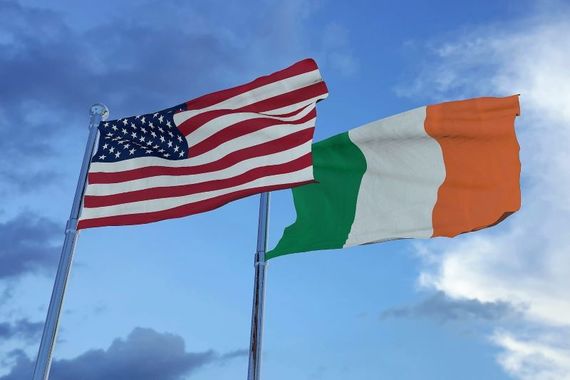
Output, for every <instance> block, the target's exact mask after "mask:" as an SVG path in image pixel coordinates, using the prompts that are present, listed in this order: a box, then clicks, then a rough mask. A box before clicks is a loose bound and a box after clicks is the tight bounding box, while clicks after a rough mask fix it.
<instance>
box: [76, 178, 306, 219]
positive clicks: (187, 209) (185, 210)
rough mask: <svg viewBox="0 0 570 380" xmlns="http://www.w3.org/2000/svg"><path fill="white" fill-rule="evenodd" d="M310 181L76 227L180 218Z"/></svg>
mask: <svg viewBox="0 0 570 380" xmlns="http://www.w3.org/2000/svg"><path fill="white" fill-rule="evenodd" d="M311 182H314V181H303V182H292V183H285V184H279V185H273V186H263V187H256V188H252V189H245V190H241V191H236V192H235V193H230V194H226V195H221V196H219V197H215V198H210V199H206V200H203V201H200V202H195V203H190V204H187V205H183V206H179V207H176V208H173V209H170V210H164V211H157V212H149V213H144V214H132V215H117V216H109V217H105V218H94V219H85V220H80V221H79V223H78V225H77V228H78V229H84V228H90V227H104V226H125V225H131V224H145V223H152V222H158V221H160V220H165V219H172V218H181V217H184V216H188V215H192V214H198V213H201V212H205V211H210V210H213V209H216V208H218V207H220V206H223V205H224V204H226V203H228V202H231V201H234V200H237V199H240V198H244V197H247V196H249V195H252V194H257V193H262V192H266V191H275V190H281V189H288V188H291V187H296V186H300V185H305V184H307V183H311Z"/></svg>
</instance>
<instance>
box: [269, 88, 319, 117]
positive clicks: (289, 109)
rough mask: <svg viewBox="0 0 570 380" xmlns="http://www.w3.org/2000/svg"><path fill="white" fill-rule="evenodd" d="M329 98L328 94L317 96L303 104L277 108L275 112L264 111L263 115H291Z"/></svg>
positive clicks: (304, 101)
mask: <svg viewBox="0 0 570 380" xmlns="http://www.w3.org/2000/svg"><path fill="white" fill-rule="evenodd" d="M327 96H329V93H328V92H326V93H324V94H322V95H319V96H315V97H314V98H311V99H307V100H303V101H302V102H299V103H295V104H291V105H289V106H285V107H281V108H275V109H273V110H268V111H263V113H264V114H265V115H284V114H288V113H291V112H293V111H295V110H297V109H300V108H303V107H306V106H307V105H309V104H311V103H316V102H317V101H318V100H321V99H325V98H326V97H327Z"/></svg>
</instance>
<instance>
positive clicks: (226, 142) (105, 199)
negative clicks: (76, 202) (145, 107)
mask: <svg viewBox="0 0 570 380" xmlns="http://www.w3.org/2000/svg"><path fill="white" fill-rule="evenodd" d="M327 96H328V91H327V87H326V85H325V83H324V82H323V80H322V78H321V75H320V72H319V69H318V67H317V64H316V63H315V61H313V60H312V59H306V60H303V61H300V62H298V63H296V64H294V65H292V66H290V67H288V68H286V69H284V70H281V71H278V72H276V73H273V74H271V75H268V76H264V77H260V78H258V79H256V80H254V81H253V82H250V83H247V84H244V85H241V86H238V87H234V88H231V89H227V90H223V91H219V92H215V93H212V94H208V95H205V96H202V97H200V98H197V99H194V100H191V101H189V102H186V103H184V104H181V105H179V106H176V107H172V108H169V109H166V110H163V111H160V112H155V113H150V114H145V115H138V116H133V117H128V118H123V119H118V120H113V121H107V122H102V123H100V124H99V127H98V128H99V132H100V134H99V141H98V146H97V151H96V153H95V154H94V155H93V158H92V161H91V165H90V168H89V174H88V184H87V187H86V189H85V195H84V198H83V208H82V212H81V216H80V219H79V224H78V228H80V229H81V228H89V227H99V226H113V225H129V224H141V223H150V222H155V221H159V220H163V219H170V218H178V217H182V216H186V215H191V214H196V213H199V212H204V211H208V210H212V209H214V208H217V207H219V206H221V205H223V204H225V203H228V202H230V201H233V200H236V199H238V198H242V197H245V196H248V195H251V194H255V193H260V192H265V191H272V190H277V189H283V188H289V187H293V186H297V185H301V184H305V183H309V182H312V181H313V168H312V157H311V144H312V138H313V132H314V127H315V120H316V103H317V101H319V100H321V99H324V98H326V97H327Z"/></svg>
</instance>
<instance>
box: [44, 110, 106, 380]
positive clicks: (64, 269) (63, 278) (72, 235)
mask: <svg viewBox="0 0 570 380" xmlns="http://www.w3.org/2000/svg"><path fill="white" fill-rule="evenodd" d="M89 116H90V118H89V119H90V120H89V138H88V140H87V145H86V147H85V153H84V155H83V163H82V165H81V172H80V174H79V179H78V180H77V187H76V189H75V198H74V199H73V205H72V207H71V213H70V215H69V219H68V221H67V225H66V226H65V241H64V242H63V247H62V248H61V256H60V258H59V265H58V267H57V274H56V276H55V282H54V284H53V290H52V293H51V300H50V302H49V308H48V312H47V317H46V322H45V324H44V331H43V334H42V340H41V343H40V348H39V350H38V357H37V359H36V366H35V368H34V377H33V380H47V379H48V377H49V370H50V366H51V358H52V353H53V349H54V347H55V340H56V337H57V329H58V325H59V315H60V313H61V308H62V305H63V298H64V294H65V288H66V285H67V279H68V278H69V273H70V271H71V263H72V261H73V253H74V250H75V242H76V240H77V236H78V234H79V232H78V231H77V221H78V219H79V213H80V212H81V201H82V199H83V192H84V190H85V183H86V180H87V172H88V170H89V163H90V162H91V156H92V155H93V149H94V147H95V141H96V140H97V126H98V125H99V123H100V122H101V121H102V120H107V117H108V116H109V109H108V108H107V107H106V106H104V105H102V104H94V105H93V106H91V110H90V112H89Z"/></svg>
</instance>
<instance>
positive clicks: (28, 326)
mask: <svg viewBox="0 0 570 380" xmlns="http://www.w3.org/2000/svg"><path fill="white" fill-rule="evenodd" d="M43 327H44V323H43V322H30V321H29V320H27V319H19V320H17V321H15V322H13V323H8V322H2V323H0V341H2V340H8V339H12V338H21V339H24V340H25V341H28V342H32V343H36V342H37V341H38V339H39V337H40V336H41V332H42V330H43Z"/></svg>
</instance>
